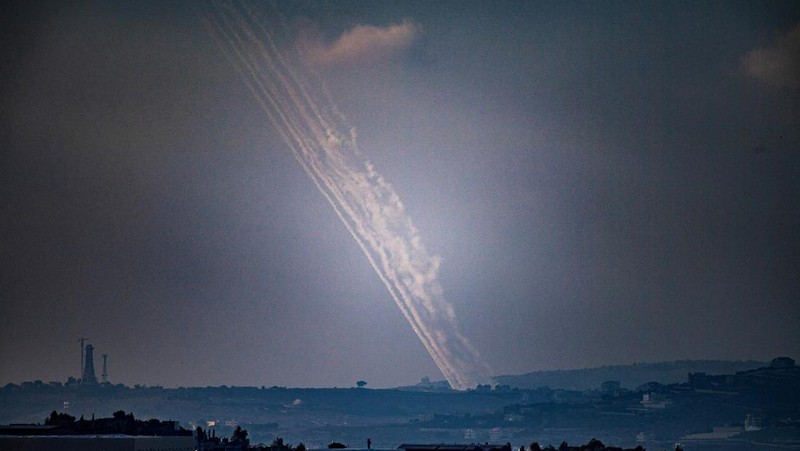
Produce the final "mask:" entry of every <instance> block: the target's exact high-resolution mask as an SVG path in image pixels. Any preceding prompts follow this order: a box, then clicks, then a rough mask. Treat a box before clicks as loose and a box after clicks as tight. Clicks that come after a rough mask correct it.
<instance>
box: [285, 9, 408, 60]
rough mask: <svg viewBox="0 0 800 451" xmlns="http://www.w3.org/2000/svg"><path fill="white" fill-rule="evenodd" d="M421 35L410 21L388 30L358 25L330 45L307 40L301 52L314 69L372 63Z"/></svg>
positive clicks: (301, 42) (319, 40) (310, 39)
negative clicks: (316, 67) (317, 67)
mask: <svg viewBox="0 0 800 451" xmlns="http://www.w3.org/2000/svg"><path fill="white" fill-rule="evenodd" d="M419 32H420V29H419V26H418V25H416V24H415V23H414V22H412V21H410V20H408V19H406V20H404V21H403V22H401V23H399V24H394V25H389V26H387V27H376V26H372V25H358V26H356V27H354V28H353V29H351V30H349V31H347V32H345V33H344V34H342V36H340V37H339V39H337V40H336V41H334V42H333V43H332V44H330V45H326V44H325V43H324V42H322V40H321V39H319V38H317V37H311V38H309V37H305V38H303V39H301V40H300V44H301V45H300V48H301V51H302V52H303V54H304V57H305V59H306V61H307V63H309V64H311V65H314V66H330V65H340V64H354V63H364V62H373V61H378V60H381V59H384V58H388V57H390V56H391V55H393V54H395V53H397V52H398V51H401V50H403V49H405V48H407V47H408V46H409V45H411V43H413V42H414V40H415V39H416V37H417V36H418V34H419Z"/></svg>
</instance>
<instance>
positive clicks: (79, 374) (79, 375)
mask: <svg viewBox="0 0 800 451" xmlns="http://www.w3.org/2000/svg"><path fill="white" fill-rule="evenodd" d="M78 341H79V342H81V371H80V372H79V373H78V377H81V375H82V374H83V344H84V342H87V341H89V339H88V338H86V337H81V338H78Z"/></svg>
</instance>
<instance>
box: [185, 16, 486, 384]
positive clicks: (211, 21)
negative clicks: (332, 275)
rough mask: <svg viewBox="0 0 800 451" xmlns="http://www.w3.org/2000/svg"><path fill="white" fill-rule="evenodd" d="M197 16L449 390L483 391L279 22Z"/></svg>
mask: <svg viewBox="0 0 800 451" xmlns="http://www.w3.org/2000/svg"><path fill="white" fill-rule="evenodd" d="M196 9H197V11H196V13H197V15H198V16H199V17H200V19H201V20H202V22H203V24H204V25H205V26H206V28H207V29H208V30H209V32H210V33H211V35H212V36H213V37H214V39H215V40H216V41H217V43H218V44H219V45H220V48H221V49H222V51H223V52H224V53H225V55H226V56H227V58H228V59H229V60H230V62H231V63H232V64H233V66H234V67H235V68H236V70H237V71H238V72H239V74H240V75H241V77H242V79H243V81H244V83H245V84H246V85H247V87H248V88H249V90H250V92H251V93H252V95H253V97H254V98H255V100H256V101H257V102H258V103H259V105H260V106H261V107H262V109H263V110H264V111H265V112H266V114H267V116H268V117H269V120H270V122H271V123H272V125H273V126H274V128H275V130H276V131H277V132H278V133H279V134H280V136H281V138H282V139H283V141H284V142H285V143H286V145H288V146H289V148H290V149H291V151H292V153H293V154H294V156H295V158H296V159H297V161H298V162H299V163H300V165H301V166H302V167H303V169H304V170H305V172H306V174H308V176H309V177H310V178H311V180H313V181H314V183H315V184H316V186H317V188H318V189H319V191H320V192H321V193H322V194H323V195H324V196H325V198H326V199H327V200H328V202H329V203H330V205H331V206H332V207H333V209H334V210H335V211H336V214H337V215H338V216H339V218H340V219H341V220H342V222H343V223H344V225H345V227H347V230H348V231H349V232H350V234H351V235H352V236H353V238H354V239H355V241H356V242H357V243H358V245H359V246H360V247H361V250H362V251H363V252H364V255H366V257H367V259H368V260H369V262H370V264H371V265H372V267H373V268H374V269H375V271H376V272H377V274H378V276H379V277H380V278H381V280H382V281H383V283H384V285H385V286H386V289H387V290H388V291H389V294H390V295H391V297H392V299H394V301H395V303H396V304H397V306H398V308H400V311H401V312H402V313H403V316H405V318H406V320H408V322H409V324H410V325H411V327H412V328H413V330H414V332H415V333H416V334H417V336H418V337H419V339H420V341H422V344H423V345H424V346H425V349H427V351H428V353H429V354H430V355H431V357H432V358H433V361H434V362H435V364H436V366H438V367H439V370H440V371H441V372H442V374H443V375H444V377H445V378H446V379H447V381H448V382H449V383H450V385H451V386H452V387H453V388H456V389H460V390H463V389H466V388H470V387H474V386H475V385H476V384H479V383H484V382H486V381H488V380H489V369H488V367H487V366H486V364H485V363H483V362H482V361H481V359H480V357H479V356H478V353H477V351H476V350H475V349H474V348H473V347H472V346H471V345H470V343H469V341H468V340H467V339H466V337H465V336H464V335H462V334H461V332H460V331H459V328H458V324H457V322H456V318H455V315H454V312H453V309H452V307H451V305H450V304H449V303H448V302H447V301H446V300H445V298H444V296H443V291H442V288H441V286H440V284H439V283H438V281H437V273H438V270H439V262H440V259H439V257H437V256H432V255H429V254H428V253H427V251H426V250H425V247H424V246H423V245H422V241H421V239H420V236H419V233H418V231H417V229H416V228H415V227H414V225H413V224H412V223H411V220H410V219H409V218H408V216H407V215H406V213H405V209H404V207H403V203H402V202H401V201H400V198H399V197H398V195H397V193H395V191H394V189H392V187H391V186H390V185H389V184H388V183H387V182H386V181H385V180H384V179H383V177H382V176H381V175H380V174H379V173H378V172H376V170H375V168H374V167H373V166H372V164H370V163H369V161H367V160H366V159H365V158H364V157H363V155H362V154H361V151H360V150H359V148H358V146H357V144H356V133H355V128H353V127H352V126H350V125H349V124H348V123H347V120H346V118H345V117H344V115H342V114H341V113H340V112H339V111H338V109H337V108H336V106H335V104H334V103H333V101H332V99H331V97H330V95H328V93H327V91H326V90H325V88H324V84H323V83H322V82H321V81H320V80H317V79H316V76H315V75H314V71H313V70H312V69H311V68H310V67H308V66H307V65H306V64H305V63H304V62H303V60H302V58H301V54H300V51H299V50H297V49H294V48H292V47H289V50H285V49H282V48H280V47H279V45H278V42H277V38H278V37H285V36H286V35H287V34H288V32H287V27H286V26H285V23H284V22H283V21H282V20H281V19H280V15H279V13H278V12H277V11H275V10H273V11H271V15H270V17H268V18H261V17H257V16H256V14H255V13H254V11H252V10H250V9H249V7H248V6H247V5H230V4H227V3H224V4H221V3H216V2H214V3H211V4H210V6H206V7H200V6H197V7H196ZM265 23H269V25H264V24H265ZM280 33H282V34H280ZM312 81H313V83H312Z"/></svg>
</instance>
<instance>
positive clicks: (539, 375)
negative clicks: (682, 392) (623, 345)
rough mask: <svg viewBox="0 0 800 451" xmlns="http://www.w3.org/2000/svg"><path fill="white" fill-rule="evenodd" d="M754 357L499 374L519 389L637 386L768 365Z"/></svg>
mask: <svg viewBox="0 0 800 451" xmlns="http://www.w3.org/2000/svg"><path fill="white" fill-rule="evenodd" d="M767 365H768V363H767V362H758V361H755V360H747V361H738V360H737V361H728V360H677V361H674V362H658V363H635V364H633V365H616V366H603V367H599V368H586V369H579V370H555V371H536V372H533V373H527V374H520V375H515V376H514V375H507V376H496V377H495V378H494V380H495V383H497V384H503V385H504V384H507V385H510V386H511V387H516V388H537V387H550V388H552V389H568V390H588V389H594V388H599V387H600V384H602V383H603V382H605V381H612V380H613V381H620V382H621V383H622V387H623V388H628V389H635V388H636V387H638V386H640V385H642V384H644V383H647V382H651V381H655V382H659V383H661V384H673V383H680V382H686V377H687V375H688V374H689V373H707V374H734V373H736V372H737V371H747V370H752V369H755V368H759V367H764V366H767Z"/></svg>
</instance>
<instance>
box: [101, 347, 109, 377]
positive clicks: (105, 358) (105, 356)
mask: <svg viewBox="0 0 800 451" xmlns="http://www.w3.org/2000/svg"><path fill="white" fill-rule="evenodd" d="M100 377H102V378H103V383H104V384H105V383H107V382H108V354H103V374H101V375H100Z"/></svg>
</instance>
